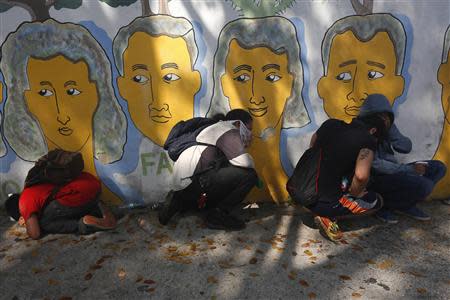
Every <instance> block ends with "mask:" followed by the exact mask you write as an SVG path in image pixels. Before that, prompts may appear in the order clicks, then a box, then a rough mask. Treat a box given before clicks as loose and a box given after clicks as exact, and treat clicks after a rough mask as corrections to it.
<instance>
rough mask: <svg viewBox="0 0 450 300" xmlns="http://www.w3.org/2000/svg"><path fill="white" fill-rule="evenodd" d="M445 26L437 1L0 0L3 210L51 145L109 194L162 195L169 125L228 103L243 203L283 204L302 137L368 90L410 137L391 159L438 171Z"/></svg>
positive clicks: (447, 7)
mask: <svg viewBox="0 0 450 300" xmlns="http://www.w3.org/2000/svg"><path fill="white" fill-rule="evenodd" d="M424 15H428V16H432V17H430V18H424ZM449 19H450V3H449V2H448V1H447V0H442V1H433V2H432V3H429V2H428V1H426V0H423V1H414V2H411V3H407V2H401V1H400V2H398V3H396V2H395V1H377V0H375V1H368V0H364V1H362V2H360V1H357V0H348V1H312V0H311V1H295V0H263V1H256V0H255V1H254V0H207V1H206V0H205V1H194V0H192V1H190V0H182V1H181V0H158V1H156V0H141V1H137V0H127V1H123V0H121V1H118V0H89V1H87V0H75V1H67V0H57V1H44V0H34V1H31V0H23V1H9V0H0V24H2V26H1V28H0V44H1V52H0V58H1V60H0V96H1V97H0V118H1V120H2V122H1V125H2V128H1V134H2V136H1V140H0V203H3V202H4V200H5V197H6V195H7V194H8V193H10V192H17V191H20V189H21V188H22V186H23V181H24V178H25V176H26V173H27V171H28V169H29V168H30V167H31V166H32V164H33V161H35V160H36V159H37V158H38V157H39V156H41V155H43V154H44V153H46V152H47V151H48V150H51V149H55V148H62V149H66V150H70V151H80V152H81V153H82V155H83V158H84V160H85V165H86V167H85V168H86V171H88V172H90V173H92V174H94V175H96V176H97V177H99V178H100V179H101V181H102V183H103V190H102V194H103V196H102V197H103V199H104V201H106V202H109V203H113V204H125V205H126V204H131V203H152V202H157V201H162V200H163V198H164V196H165V194H166V193H167V192H168V191H169V190H170V187H171V181H172V172H173V169H172V168H173V162H172V161H171V160H170V158H169V157H168V155H167V153H166V152H165V151H164V150H163V148H162V145H163V144H164V141H165V139H166V138H167V135H168V134H169V131H170V129H171V128H172V126H173V125H175V124H176V123H177V122H178V121H180V120H185V119H188V118H191V117H194V116H212V115H214V114H216V113H226V112H227V111H228V110H230V109H234V108H243V109H245V110H247V111H249V112H250V114H251V115H252V116H253V119H254V132H253V134H254V139H253V144H252V145H251V147H250V149H249V151H250V153H251V154H252V155H253V157H254V158H255V164H256V169H257V172H258V174H259V176H260V178H261V180H262V181H263V184H262V186H259V187H258V188H255V189H254V190H253V191H252V192H251V194H250V195H249V199H248V200H249V201H262V200H273V201H276V202H283V201H286V199H287V192H286V191H285V188H284V187H285V184H286V181H287V178H288V177H289V175H290V174H291V172H292V170H293V167H294V166H295V163H296V162H297V160H298V158H299V157H300V155H301V154H302V153H303V152H304V150H305V149H306V147H307V145H308V143H309V139H310V137H311V135H312V133H313V132H314V131H315V130H316V129H317V128H318V126H320V124H321V123H322V122H323V121H324V120H326V119H327V118H337V119H342V120H344V121H347V122H349V121H351V119H352V118H353V117H355V116H356V115H357V114H358V112H359V108H360V107H361V105H362V103H363V102H364V100H365V99H366V97H367V96H368V95H369V94H372V93H382V94H385V95H386V96H387V97H388V99H389V100H390V101H391V103H392V105H393V108H394V111H395V113H396V116H397V118H396V122H397V126H398V127H399V128H400V130H401V131H402V132H403V133H404V134H405V135H407V136H409V137H410V138H411V139H412V141H413V152H412V153H411V154H409V155H408V156H404V157H402V159H403V160H404V161H413V160H416V159H431V158H432V157H434V158H435V159H440V160H442V161H443V162H445V163H446V164H447V166H448V167H450V121H449V119H450V117H449V107H450V105H449V101H450V63H449V60H450V52H449V51H450V30H449V23H450V22H449ZM436 79H437V80H436ZM439 99H441V101H439ZM433 195H434V196H435V197H437V198H443V197H450V173H449V174H447V177H446V178H445V179H444V180H443V181H442V182H441V183H440V184H439V185H438V186H437V188H436V190H435V191H434V193H433Z"/></svg>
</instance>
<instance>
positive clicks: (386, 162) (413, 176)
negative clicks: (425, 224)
mask: <svg viewBox="0 0 450 300" xmlns="http://www.w3.org/2000/svg"><path fill="white" fill-rule="evenodd" d="M373 113H381V114H382V115H383V117H384V119H385V121H386V122H387V123H388V124H389V126H390V129H389V132H388V135H387V138H386V139H385V140H383V141H381V142H380V143H379V144H378V147H377V151H376V155H375V158H374V161H373V164H372V175H373V176H372V182H371V185H370V186H371V188H372V189H373V190H374V191H376V192H378V193H380V194H381V195H382V196H383V198H384V207H383V209H381V210H380V211H378V212H377V214H376V216H377V218H379V219H380V220H382V221H384V222H387V223H391V224H394V223H397V222H398V219H397V218H396V216H395V215H394V214H393V213H392V211H396V212H398V213H400V214H404V215H407V216H409V217H412V218H414V219H416V220H421V221H427V220H430V216H428V215H427V214H425V213H424V212H423V211H422V210H420V209H419V208H417V206H416V204H417V203H418V202H419V201H421V200H424V199H425V198H427V196H428V195H430V194H431V191H432V190H433V188H434V186H435V185H436V183H437V182H438V181H439V180H440V179H441V178H442V177H444V175H445V173H446V167H445V165H444V164H443V163H442V162H441V161H438V160H423V161H416V162H412V163H407V164H404V163H400V162H398V161H397V159H396V157H395V152H398V153H404V154H405V153H409V152H410V151H411V149H412V143H411V140H410V139H409V138H408V137H406V136H404V135H403V134H402V133H401V132H400V131H399V129H398V128H397V126H396V125H395V123H394V120H395V117H394V112H393V110H392V108H391V105H390V103H389V101H388V99H387V98H386V97H385V96H384V95H381V94H372V95H369V96H368V97H367V99H366V101H365V102H364V104H363V106H362V107H361V110H360V113H359V117H364V116H366V115H368V114H373Z"/></svg>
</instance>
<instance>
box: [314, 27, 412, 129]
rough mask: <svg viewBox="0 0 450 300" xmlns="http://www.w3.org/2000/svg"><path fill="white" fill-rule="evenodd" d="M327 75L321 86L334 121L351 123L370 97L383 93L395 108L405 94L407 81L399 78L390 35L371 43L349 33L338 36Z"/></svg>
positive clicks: (381, 34)
mask: <svg viewBox="0 0 450 300" xmlns="http://www.w3.org/2000/svg"><path fill="white" fill-rule="evenodd" d="M329 55H330V57H329V61H328V72H327V75H325V76H323V77H322V78H321V79H320V80H319V83H318V85H317V91H318V93H319V96H320V98H322V99H323V106H324V110H325V112H326V113H327V114H328V116H329V117H330V118H335V119H340V120H344V121H346V122H350V121H351V119H352V118H354V117H356V116H357V115H358V114H359V110H360V108H361V106H362V104H363V103H364V101H365V100H366V98H367V96H368V95H370V94H383V95H385V96H386V97H387V99H388V100H389V102H390V103H391V105H392V104H393V103H394V101H395V99H396V98H397V97H399V96H400V95H401V94H402V93H403V88H404V85H405V81H404V79H403V77H402V76H401V75H396V73H395V68H396V65H397V58H396V55H395V49H394V45H393V43H392V41H391V39H390V38H389V35H388V34H387V33H386V32H379V33H377V34H375V36H374V37H373V38H372V39H371V40H369V41H367V42H362V41H360V40H358V39H357V38H356V37H355V35H354V34H353V32H351V31H346V32H344V33H342V34H338V35H336V36H335V37H334V39H333V42H332V44H331V48H330V54H329Z"/></svg>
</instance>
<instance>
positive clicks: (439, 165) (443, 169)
mask: <svg viewBox="0 0 450 300" xmlns="http://www.w3.org/2000/svg"><path fill="white" fill-rule="evenodd" d="M433 167H434V168H435V170H436V175H437V176H438V177H439V179H441V178H442V177H444V176H445V174H446V173H447V166H446V165H445V164H444V163H443V162H442V161H440V160H433Z"/></svg>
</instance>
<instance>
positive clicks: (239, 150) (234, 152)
mask: <svg viewBox="0 0 450 300" xmlns="http://www.w3.org/2000/svg"><path fill="white" fill-rule="evenodd" d="M216 146H217V148H219V149H220V150H221V151H222V152H223V153H224V154H225V156H226V158H227V159H228V161H229V162H230V164H232V165H233V166H236V167H241V168H253V169H254V168H255V163H254V162H253V158H252V156H251V155H250V154H249V153H247V151H246V150H245V147H244V144H243V143H242V140H241V135H240V134H239V131H238V130H235V129H234V130H229V131H227V132H226V133H224V134H223V135H222V136H221V137H220V138H219V139H218V140H217V142H216Z"/></svg>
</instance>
